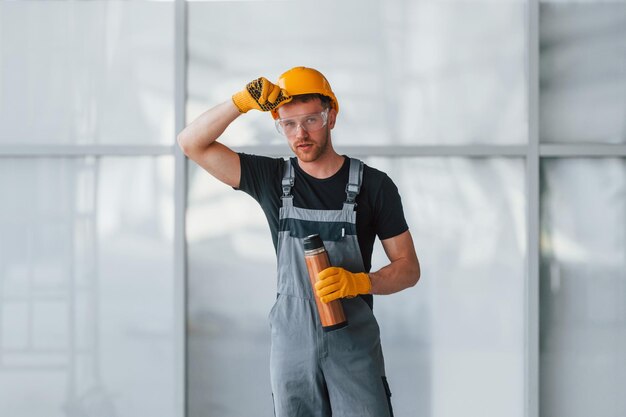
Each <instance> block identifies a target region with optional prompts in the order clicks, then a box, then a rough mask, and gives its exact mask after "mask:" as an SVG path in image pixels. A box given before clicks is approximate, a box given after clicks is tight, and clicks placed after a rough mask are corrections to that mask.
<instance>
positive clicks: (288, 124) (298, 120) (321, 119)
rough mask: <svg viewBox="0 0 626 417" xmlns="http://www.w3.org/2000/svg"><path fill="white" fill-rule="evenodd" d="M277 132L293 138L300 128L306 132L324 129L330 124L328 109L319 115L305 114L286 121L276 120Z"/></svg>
mask: <svg viewBox="0 0 626 417" xmlns="http://www.w3.org/2000/svg"><path fill="white" fill-rule="evenodd" d="M275 123H276V130H278V133H280V134H281V135H285V136H293V135H295V134H296V133H297V132H298V127H300V128H302V129H303V130H305V131H306V132H309V133H311V132H315V131H316V130H320V129H322V128H323V127H324V126H326V123H328V109H325V110H324V111H321V112H319V113H310V114H304V115H302V116H297V117H289V118H286V119H276V120H275Z"/></svg>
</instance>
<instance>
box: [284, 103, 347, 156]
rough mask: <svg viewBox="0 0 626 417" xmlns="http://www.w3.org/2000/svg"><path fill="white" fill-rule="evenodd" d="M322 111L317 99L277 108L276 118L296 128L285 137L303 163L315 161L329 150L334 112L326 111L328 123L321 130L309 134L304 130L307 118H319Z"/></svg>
mask: <svg viewBox="0 0 626 417" xmlns="http://www.w3.org/2000/svg"><path fill="white" fill-rule="evenodd" d="M323 111H324V108H323V107H322V104H321V102H320V100H319V99H312V100H309V101H307V102H295V103H294V102H292V103H287V104H285V105H283V106H281V107H279V108H278V117H279V118H280V119H281V120H286V121H288V123H290V124H293V125H294V126H296V127H295V131H294V132H293V133H291V134H287V135H286V137H287V142H288V143H289V147H290V148H291V150H292V151H293V153H294V154H296V156H297V157H298V159H299V160H301V161H303V162H313V161H316V160H317V159H319V158H320V156H322V155H324V154H325V153H326V152H328V151H329V150H330V148H329V143H330V130H331V129H332V128H333V127H334V125H335V111H334V110H332V109H330V110H329V111H328V121H327V123H326V125H325V126H324V127H323V128H321V129H319V130H315V131H311V132H309V131H307V129H306V125H307V120H308V119H307V116H311V115H314V117H320V116H319V114H320V113H321V112H323Z"/></svg>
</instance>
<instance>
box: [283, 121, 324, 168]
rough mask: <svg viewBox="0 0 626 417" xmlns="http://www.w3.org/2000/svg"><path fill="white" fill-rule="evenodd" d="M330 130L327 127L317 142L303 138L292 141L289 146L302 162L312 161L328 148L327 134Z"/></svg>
mask: <svg viewBox="0 0 626 417" xmlns="http://www.w3.org/2000/svg"><path fill="white" fill-rule="evenodd" d="M329 135H330V130H329V129H328V128H327V129H325V131H324V136H323V137H322V138H320V141H319V143H315V142H313V141H311V140H308V139H305V140H301V141H298V142H296V143H294V144H293V145H292V146H291V150H292V151H293V153H294V154H296V156H297V157H298V159H299V160H301V161H302V162H313V161H316V160H318V159H319V157H320V156H322V155H323V154H324V153H326V151H327V150H328V136H329ZM301 145H308V146H307V147H306V148H301V147H300V146H301Z"/></svg>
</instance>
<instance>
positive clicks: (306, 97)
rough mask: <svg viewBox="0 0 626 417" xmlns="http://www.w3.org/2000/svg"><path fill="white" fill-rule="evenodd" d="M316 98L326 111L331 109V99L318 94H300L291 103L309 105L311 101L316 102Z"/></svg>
mask: <svg viewBox="0 0 626 417" xmlns="http://www.w3.org/2000/svg"><path fill="white" fill-rule="evenodd" d="M316 98H317V99H319V100H320V102H321V104H322V107H323V108H324V109H330V107H331V105H330V103H331V98H330V97H328V96H325V95H323V94H318V93H310V94H298V95H296V96H293V99H292V100H291V102H292V103H293V102H296V103H298V102H300V103H308V102H309V101H311V100H314V99H316Z"/></svg>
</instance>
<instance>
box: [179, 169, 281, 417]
mask: <svg viewBox="0 0 626 417" xmlns="http://www.w3.org/2000/svg"><path fill="white" fill-rule="evenodd" d="M188 203H189V207H188V211H187V245H188V247H187V248H188V288H189V291H188V294H189V295H188V297H189V298H188V310H187V311H188V321H189V327H188V338H187V352H188V363H189V366H188V368H187V371H188V381H189V383H188V396H187V399H188V407H189V417H204V416H206V415H207V410H211V412H212V413H215V415H219V416H223V417H239V416H258V417H271V416H273V415H274V412H273V408H272V390H271V388H270V377H269V351H270V339H269V324H268V321H267V315H268V313H269V311H270V308H271V307H272V305H273V304H274V300H275V298H276V254H275V252H274V247H273V245H272V239H271V237H270V233H269V228H268V226H267V221H266V220H265V216H264V215H263V212H262V211H261V208H260V207H259V205H258V204H257V203H256V201H254V200H253V199H252V198H250V197H249V196H247V195H246V194H244V193H242V192H235V191H233V190H232V189H230V188H229V187H227V186H225V185H224V184H222V183H220V182H218V181H217V180H215V179H214V178H213V177H211V176H210V175H209V174H207V173H206V172H204V171H203V170H201V169H199V168H198V167H197V166H196V165H195V164H194V165H192V166H191V169H190V177H189V200H188ZM242 393H245V401H242V398H243V397H242Z"/></svg>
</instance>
